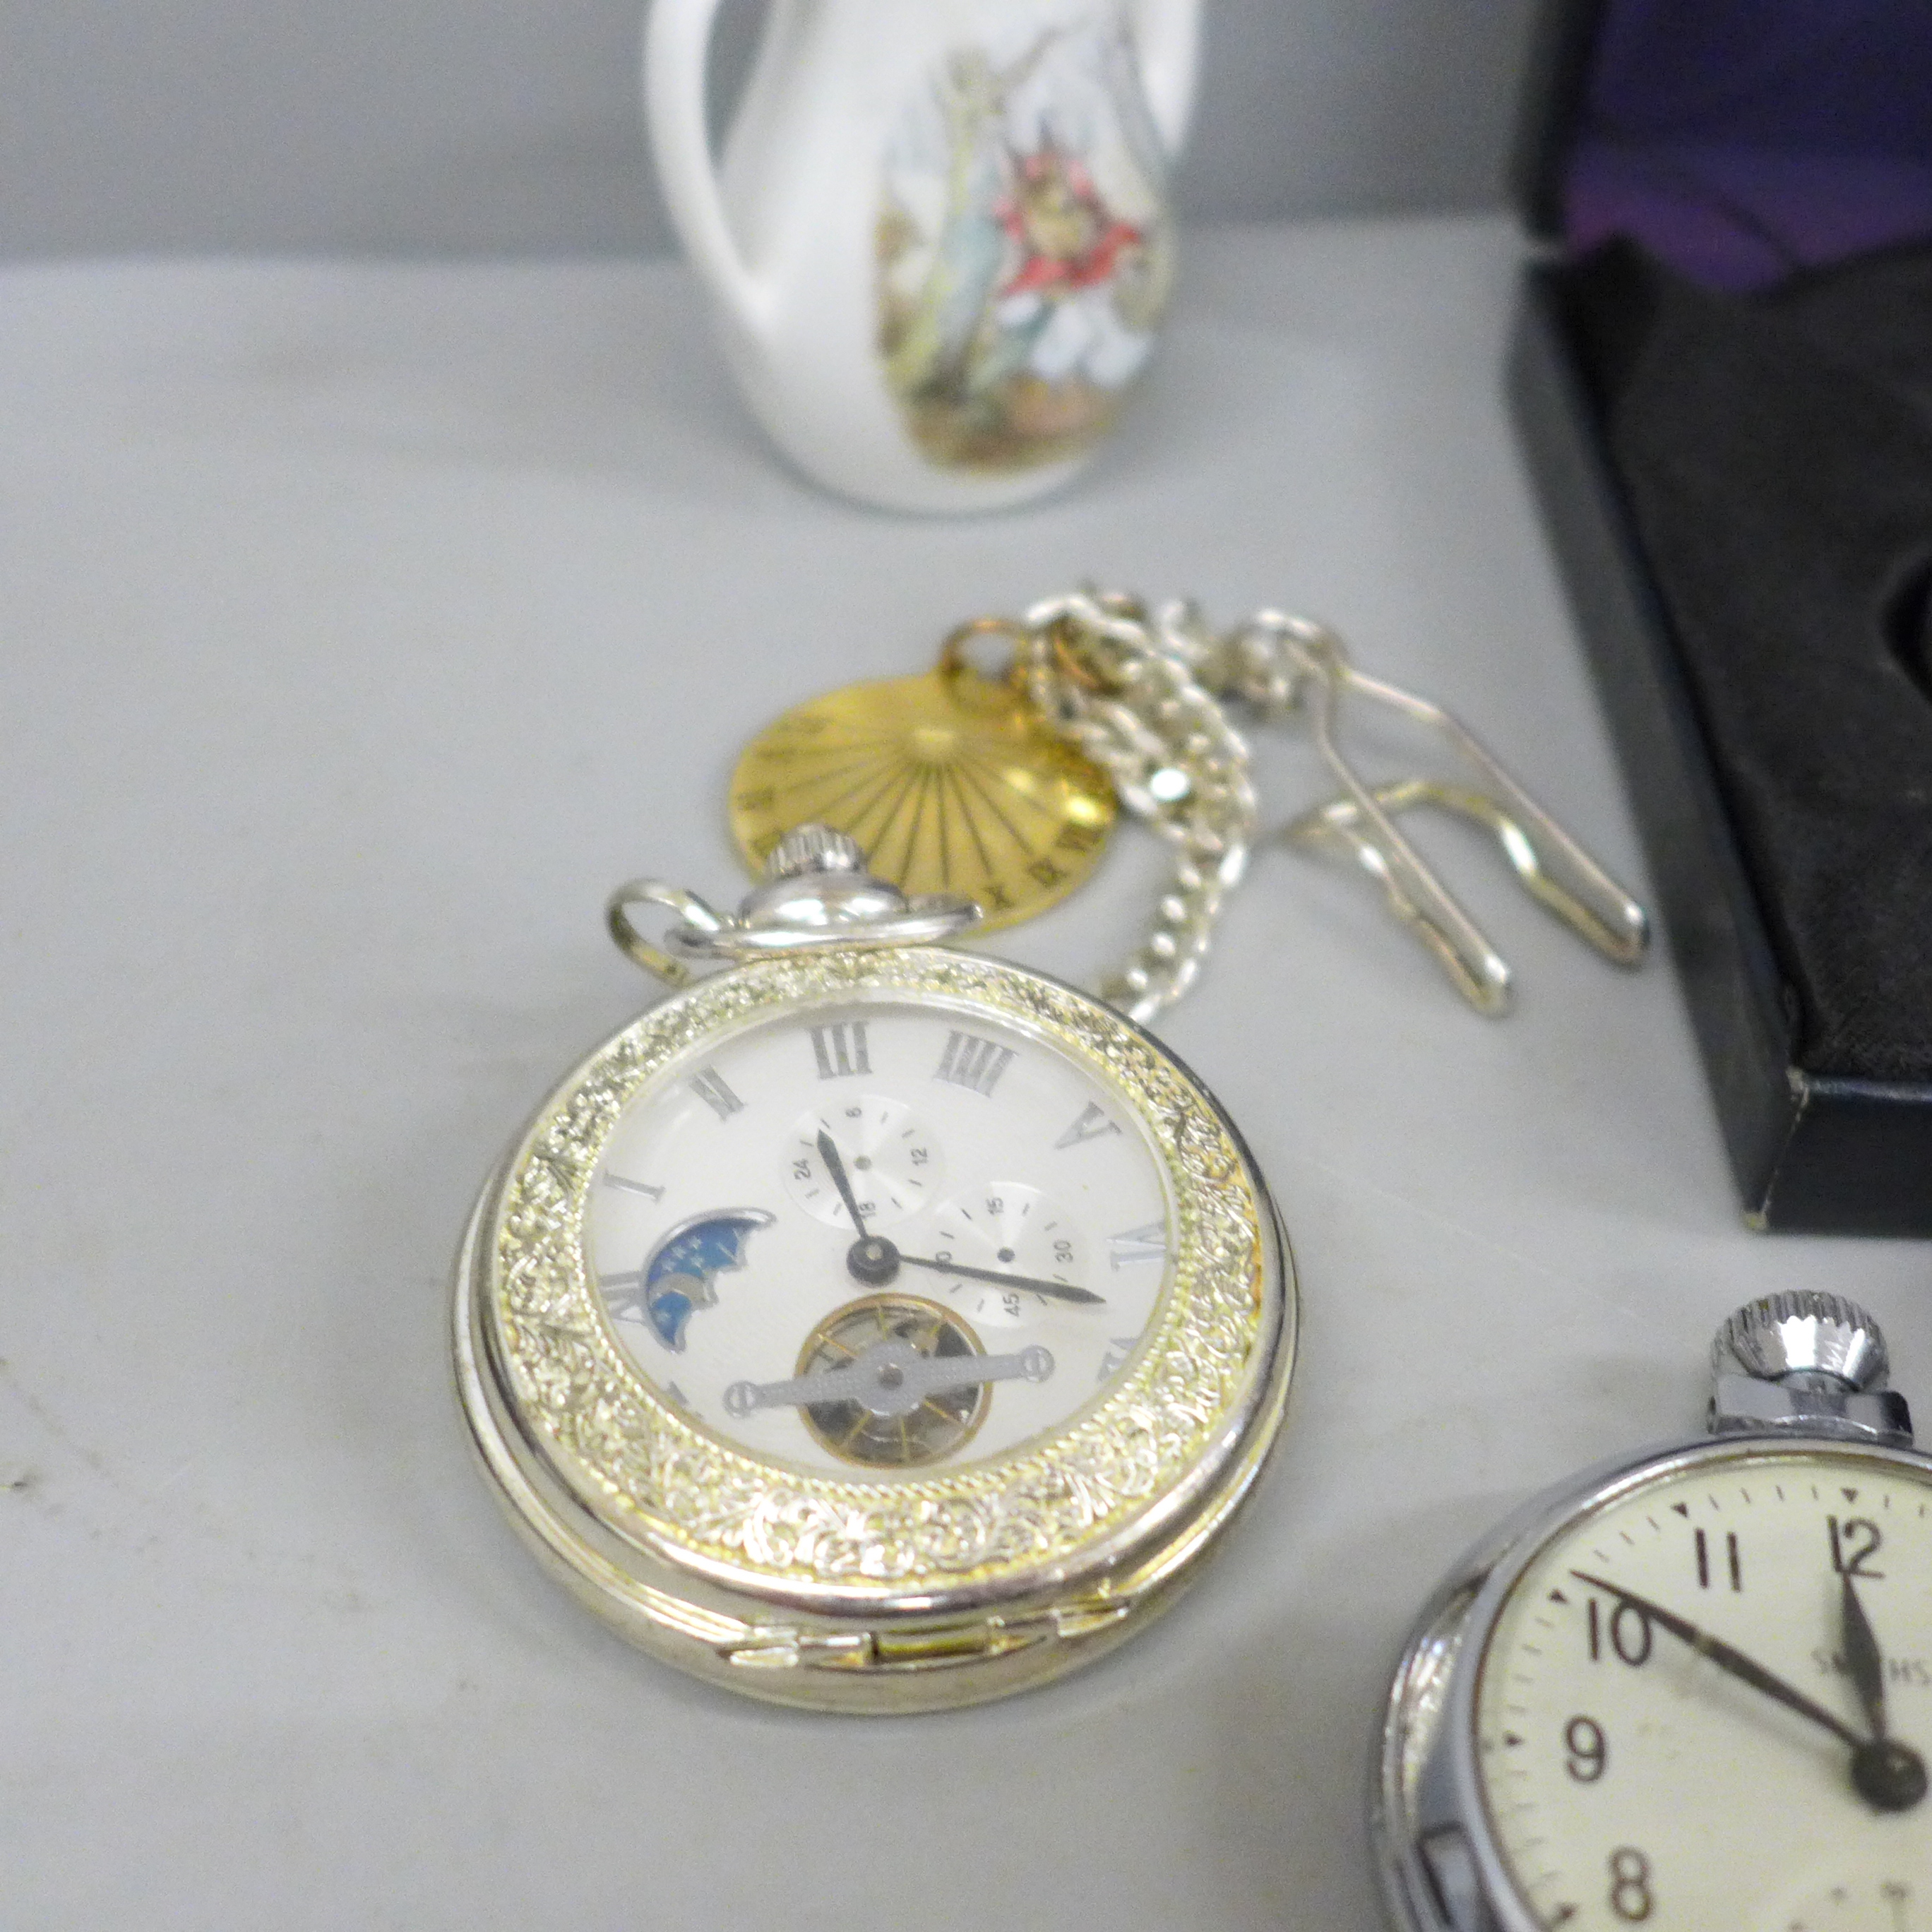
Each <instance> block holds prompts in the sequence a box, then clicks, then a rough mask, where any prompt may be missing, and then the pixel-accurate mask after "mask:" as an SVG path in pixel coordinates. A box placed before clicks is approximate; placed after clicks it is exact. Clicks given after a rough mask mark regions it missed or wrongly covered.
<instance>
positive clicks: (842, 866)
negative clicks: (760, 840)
mask: <svg viewBox="0 0 1932 1932" xmlns="http://www.w3.org/2000/svg"><path fill="white" fill-rule="evenodd" d="M864 870H865V853H864V851H863V850H862V849H861V848H860V847H859V841H857V840H856V838H848V837H847V835H845V834H844V832H835V831H833V830H832V827H831V826H829V825H800V826H794V827H793V829H792V830H790V831H789V832H787V833H786V834H785V835H784V837H783V838H781V839H780V840H779V841H778V843H777V844H775V846H773V847H772V855H771V856H770V857H769V859H766V861H765V877H766V878H768V879H796V878H802V877H803V876H804V875H805V874H806V873H808V872H862V871H864Z"/></svg>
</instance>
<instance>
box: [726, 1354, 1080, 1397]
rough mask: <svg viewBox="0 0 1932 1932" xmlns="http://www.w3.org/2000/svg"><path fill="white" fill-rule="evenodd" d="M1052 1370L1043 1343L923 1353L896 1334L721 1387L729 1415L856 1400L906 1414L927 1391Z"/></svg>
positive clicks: (1041, 1376)
mask: <svg viewBox="0 0 1932 1932" xmlns="http://www.w3.org/2000/svg"><path fill="white" fill-rule="evenodd" d="M1052 1373H1053V1358H1052V1355H1049V1353H1048V1352H1047V1351H1046V1349H1040V1348H1033V1349H1021V1350H1020V1351H1019V1353H1018V1354H1016V1355H921V1354H920V1353H919V1351H918V1350H917V1349H915V1348H914V1347H913V1346H912V1344H911V1343H910V1342H907V1341H904V1340H900V1339H898V1337H893V1338H892V1339H890V1340H886V1341H883V1342H874V1343H873V1344H872V1346H871V1347H870V1348H869V1349H867V1350H866V1351H865V1353H864V1354H863V1355H861V1356H859V1358H857V1359H856V1361H850V1362H845V1363H842V1364H840V1366H839V1367H837V1368H835V1369H821V1370H819V1371H818V1373H817V1374H815V1375H809V1376H793V1377H791V1378H790V1380H789V1381H786V1382H733V1384H732V1385H731V1386H730V1388H727V1390H726V1391H724V1408H725V1412H726V1413H727V1415H750V1414H751V1412H752V1411H753V1410H754V1409H784V1408H786V1407H788V1406H794V1405H796V1406H807V1405H809V1406H817V1404H818V1403H826V1402H856V1403H859V1405H860V1406H862V1408H865V1409H870V1410H871V1412H872V1413H873V1414H874V1415H910V1414H911V1413H912V1412H913V1410H914V1409H916V1408H918V1406H919V1404H920V1403H922V1402H923V1401H925V1400H926V1398H927V1397H929V1396H933V1395H938V1394H941V1392H942V1391H944V1390H947V1389H956V1388H974V1387H976V1386H977V1385H979V1384H980V1383H982V1382H1016V1381H1022V1380H1023V1381H1026V1382H1045V1381H1046V1379H1047V1377H1048V1376H1050V1375H1052Z"/></svg>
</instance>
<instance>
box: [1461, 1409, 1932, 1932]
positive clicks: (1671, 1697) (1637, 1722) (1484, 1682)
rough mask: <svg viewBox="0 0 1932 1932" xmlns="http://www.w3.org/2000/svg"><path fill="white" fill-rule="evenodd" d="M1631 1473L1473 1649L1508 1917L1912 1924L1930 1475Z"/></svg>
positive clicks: (1599, 1499) (1739, 1461)
mask: <svg viewBox="0 0 1932 1932" xmlns="http://www.w3.org/2000/svg"><path fill="white" fill-rule="evenodd" d="M1536 1535H1538V1537H1539V1538H1541V1540H1540V1541H1538V1542H1536V1543H1535V1545H1534V1546H1533V1547H1531V1548H1530V1549H1529V1550H1528V1551H1527V1553H1526V1554H1523V1555H1521V1556H1515V1557H1512V1558H1511V1565H1513V1566H1514V1567H1513V1568H1511V1570H1510V1571H1509V1572H1508V1579H1509V1580H1508V1583H1507V1587H1506V1589H1505V1593H1504V1594H1503V1595H1502V1597H1501V1598H1500V1599H1499V1603H1498V1606H1497V1608H1496V1611H1495V1613H1494V1616H1493V1620H1491V1621H1489V1622H1487V1624H1486V1625H1485V1627H1484V1629H1483V1631H1481V1634H1480V1636H1479V1637H1477V1638H1476V1639H1475V1640H1474V1641H1473V1645H1472V1652H1470V1655H1472V1658H1474V1660H1475V1661H1474V1662H1473V1664H1472V1666H1471V1667H1472V1668H1473V1669H1474V1670H1475V1729H1476V1745H1477V1749H1476V1756H1475V1763H1476V1765H1477V1766H1478V1777H1479V1779H1480V1781H1481V1791H1482V1807H1481V1814H1482V1817H1483V1819H1484V1820H1485V1821H1486V1822H1485V1823H1484V1826H1483V1829H1484V1830H1486V1831H1487V1832H1490V1834H1491V1835H1492V1840H1493V1846H1494V1849H1495V1851H1496V1855H1497V1858H1498V1860H1499V1864H1500V1868H1501V1869H1502V1870H1503V1871H1505V1872H1506V1873H1507V1874H1508V1878H1509V1880H1510V1882H1511V1884H1512V1885H1514V1887H1515V1888H1517V1891H1518V1892H1519V1893H1520V1895H1521V1896H1522V1897H1523V1900H1524V1901H1525V1909H1526V1913H1527V1914H1528V1917H1527V1918H1526V1920H1525V1922H1532V1921H1533V1922H1535V1924H1538V1925H1540V1926H1544V1927H1556V1926H1562V1927H1567V1928H1569V1932H1587V1929H1588V1928H1598V1932H1603V1928H1610V1932H1614V1928H1616V1927H1623V1926H1628V1925H1640V1924H1641V1925H1644V1926H1646V1927H1656V1928H1658V1929H1659V1932H1714V1928H1717V1927H1725V1928H1736V1932H1900V1927H1903V1932H1932V1912H1928V1911H1927V1906H1928V1904H1932V1896H1928V1895H1927V1886H1926V1885H1925V1882H1924V1881H1925V1879H1926V1876H1927V1874H1932V1799H1927V1797H1926V1796H1925V1795H1924V1793H1925V1780H1924V1764H1925V1760H1926V1759H1927V1757H1928V1756H1932V1464H1927V1463H1924V1461H1923V1460H1921V1459H1919V1458H1918V1457H1913V1456H1897V1457H1892V1458H1891V1459H1889V1460H1888V1459H1887V1458H1886V1457H1885V1455H1884V1454H1883V1453H1882V1452H1881V1451H1867V1450H1864V1449H1861V1448H1858V1447H1856V1446H1854V1445H1849V1444H1847V1445H1843V1446H1838V1445H1830V1444H1823V1445H1820V1444H1816V1443H1813V1444H1807V1443H1805V1442H1803V1441H1802V1439H1801V1440H1796V1441H1793V1442H1778V1443H1766V1442H1764V1441H1763V1440H1761V1439H1733V1440H1728V1441H1727V1440H1726V1439H1722V1438H1719V1439H1715V1440H1714V1441H1713V1442H1711V1443H1709V1444H1707V1445H1700V1446H1698V1447H1697V1448H1691V1449H1687V1450H1685V1451H1678V1452H1673V1454H1671V1455H1670V1456H1667V1457H1658V1458H1657V1459H1655V1466H1645V1465H1643V1464H1639V1465H1637V1475H1635V1476H1634V1477H1631V1478H1619V1479H1618V1480H1617V1481H1616V1484H1614V1485H1613V1486H1610V1487H1606V1488H1604V1490H1601V1491H1598V1492H1594V1493H1591V1492H1586V1493H1584V1495H1583V1500H1581V1501H1580V1502H1577V1504H1576V1505H1574V1508H1573V1511H1572V1513H1571V1514H1569V1515H1568V1516H1567V1517H1559V1519H1558V1520H1557V1522H1556V1526H1554V1527H1553V1528H1550V1529H1544V1530H1542V1531H1539V1532H1536ZM1900 1886H1903V1887H1906V1888H1907V1890H1906V1891H1904V1892H1900V1891H1899V1890H1898V1889H1897V1888H1899V1887H1900ZM1914 1886H1916V1888H1917V1895H1914V1894H1913V1892H1912V1889H1911V1888H1913V1887H1914ZM1888 1888H1891V1889H1889V1890H1888ZM1914 1913H1916V1914H1917V1916H1916V1917H1914V1916H1913V1914H1914Z"/></svg>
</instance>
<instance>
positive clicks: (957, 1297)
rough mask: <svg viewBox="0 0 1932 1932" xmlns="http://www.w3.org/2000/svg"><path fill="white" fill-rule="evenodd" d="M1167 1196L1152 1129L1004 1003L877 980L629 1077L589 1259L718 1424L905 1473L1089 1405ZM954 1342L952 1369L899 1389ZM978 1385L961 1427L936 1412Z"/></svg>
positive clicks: (1162, 1270) (1021, 1434) (1135, 1295)
mask: <svg viewBox="0 0 1932 1932" xmlns="http://www.w3.org/2000/svg"><path fill="white" fill-rule="evenodd" d="M828 1043H829V1044H828ZM941 1175H950V1177H951V1178H952V1179H953V1182H954V1183H955V1184H959V1183H962V1182H964V1183H966V1184H967V1185H966V1186H965V1187H964V1188H960V1187H958V1186H957V1185H956V1188H955V1192H954V1193H953V1194H952V1195H951V1196H949V1197H948V1198H947V1199H945V1200H944V1201H942V1200H941V1199H939V1198H938V1180H939V1178H940V1177H941ZM1049 1188H1050V1189H1051V1190H1052V1191H1051V1193H1049V1192H1048V1191H1047V1190H1049ZM847 1193H849V1194H850V1197H851V1207H850V1208H848V1207H847V1205H846V1202H845V1199H844V1196H846V1195H847ZM853 1208H856V1210H857V1216H858V1218H857V1220H856V1223H855V1222H854V1220H853V1212H852V1209H853ZM1171 1214H1172V1209H1171V1206H1170V1203H1169V1198H1168V1192H1167V1187H1166V1182H1165V1180H1164V1177H1163V1172H1162V1168H1161V1164H1160V1161H1159V1160H1157V1157H1156V1155H1155V1152H1154V1146H1153V1143H1152V1141H1151V1138H1150V1136H1149V1134H1148V1130H1147V1127H1146V1126H1145V1124H1144V1123H1143V1122H1142V1121H1141V1120H1140V1119H1139V1118H1137V1116H1136V1114H1135V1112H1134V1111H1133V1108H1132V1106H1131V1105H1130V1103H1128V1102H1127V1100H1126V1099H1125V1097H1124V1096H1122V1095H1121V1094H1120V1093H1119V1092H1118V1091H1116V1090H1115V1089H1114V1088H1112V1086H1111V1085H1106V1084H1103V1082H1101V1081H1100V1079H1097V1076H1096V1075H1095V1073H1094V1070H1092V1069H1091V1068H1089V1067H1082V1065H1081V1064H1079V1063H1078V1062H1077V1061H1075V1060H1073V1058H1070V1056H1069V1055H1067V1054H1066V1053H1065V1052H1063V1051H1061V1049H1058V1048H1057V1047H1055V1046H1054V1045H1053V1044H1052V1043H1050V1042H1049V1041H1048V1040H1044V1039H1043V1038H1041V1037H1038V1036H1037V1034H1032V1033H1031V1032H1028V1031H1022V1030H1021V1029H1020V1028H1018V1027H1016V1026H1015V1025H1013V1024H1011V1023H1010V1022H1007V1021H1006V1020H1004V1019H1001V1018H999V1017H998V1016H991V1015H987V1014H983V1013H970V1012H965V1011H962V1010H958V1009H955V1008H952V1007H944V1006H939V1005H933V1004H913V1003H910V1002H906V1001H883V1000H876V1001H868V1002H865V1003H862V1004H846V1003H839V1004H824V1005H817V1004H814V1005H807V1006H804V1007H800V1008H798V1009H796V1010H793V1011H792V1012H790V1013H787V1014H786V1015H785V1016H784V1017H782V1018H780V1019H773V1020H769V1021H767V1022H764V1023H763V1024H762V1025H757V1026H754V1027H752V1028H748V1029H747V1030H745V1031H743V1032H742V1033H740V1034H736V1035H735V1036H733V1037H731V1038H730V1039H728V1040H726V1041H725V1042H724V1043H722V1044H721V1045H720V1046H718V1048H717V1049H715V1051H713V1052H708V1053H706V1055H704V1056H703V1060H702V1064H699V1063H698V1062H697V1061H688V1062H687V1063H685V1064H683V1065H681V1066H678V1067H673V1068H672V1069H670V1070H667V1073H666V1074H665V1075H664V1076H663V1077H661V1079H658V1081H656V1082H653V1083H652V1085H650V1086H649V1088H646V1089H645V1090H644V1091H643V1092H642V1093H641V1094H639V1096H638V1097H637V1099H636V1100H634V1101H633V1102H632V1103H631V1104H630V1106H628V1107H627V1108H626V1109H625V1110H624V1112H623V1113H622V1115H620V1116H619V1118H618V1119H617V1121H616V1122H615V1124H613V1127H612V1128H611V1130H610V1133H609V1136H608V1137H607V1139H606V1140H605V1141H604V1153H603V1162H602V1166H601V1169H600V1172H599V1175H598V1184H597V1186H596V1187H595V1190H593V1192H592V1195H591V1197H590V1205H589V1217H588V1224H587V1226H586V1236H587V1241H586V1254H587V1258H588V1261H589V1265H590V1267H591V1268H592V1272H593V1275H594V1278H595V1282H596V1283H597V1286H598V1289H599V1290H600V1292H601V1294H602V1295H603V1298H604V1303H605V1305H606V1307H607V1308H608V1309H609V1310H610V1314H611V1316H612V1317H613V1319H614V1321H615V1323H616V1330H617V1333H618V1334H619V1337H620V1338H621V1340H622V1342H623V1343H624V1346H625V1349H626V1350H627V1351H628V1354H629V1355H630V1357H631V1360H632V1361H633V1362H634V1364H635V1365H636V1367H637V1369H638V1370H639V1371H640V1373H642V1374H643V1376H645V1377H646V1379H648V1380H649V1382H650V1383H651V1384H652V1386H653V1387H654V1388H656V1389H658V1390H659V1391H661V1392H662V1393H663V1394H664V1395H665V1396H666V1397H667V1398H668V1399H669V1400H670V1401H672V1402H673V1403H677V1404H679V1405H680V1406H682V1408H683V1409H685V1410H686V1411H687V1412H688V1413H689V1414H690V1415H691V1416H693V1417H694V1418H696V1419H697V1421H700V1422H701V1423H703V1424H704V1425H705V1426H706V1428H708V1429H709V1430H712V1431H713V1432H714V1433H716V1434H717V1435H718V1436H721V1437H723V1438H724V1439H726V1440H727V1441H730V1442H734V1443H736V1444H737V1445H739V1446H740V1447H741V1448H744V1449H745V1450H746V1451H748V1452H750V1453H751V1454H754V1455H757V1456H760V1457H769V1458H770V1459H772V1460H778V1461H783V1462H786V1463H792V1464H794V1465H796V1466H800V1467H802V1468H807V1469H823V1470H826V1471H828V1472H848V1473H849V1472H851V1471H853V1470H855V1469H863V1470H868V1471H876V1472H886V1471H892V1472H906V1473H907V1474H915V1473H922V1472H926V1471H928V1470H930V1469H935V1468H937V1467H941V1466H947V1465H950V1464H951V1463H955V1462H956V1461H958V1460H959V1459H961V1458H962V1457H972V1458H974V1459H984V1458H986V1457H991V1456H995V1455H997V1454H1000V1453H1001V1451H1005V1450H1008V1449H1011V1448H1013V1447H1014V1446H1015V1445H1018V1444H1020V1443H1022V1442H1026V1441H1027V1440H1028V1439H1030V1438H1031V1437H1034V1436H1037V1435H1038V1434H1040V1432H1041V1431H1042V1430H1046V1429H1050V1428H1052V1427H1055V1425H1057V1424H1062V1423H1064V1422H1066V1421H1068V1420H1069V1419H1070V1418H1071V1417H1073V1415H1076V1413H1078V1412H1079V1411H1080V1410H1082V1409H1085V1407H1086V1406H1088V1404H1089V1403H1091V1402H1092V1401H1093V1400H1094V1397H1096V1396H1097V1394H1098V1393H1099V1391H1100V1388H1101V1387H1102V1386H1103V1384H1105V1383H1106V1382H1108V1381H1109V1380H1110V1379H1112V1378H1113V1377H1114V1376H1116V1375H1118V1373H1119V1372H1120V1371H1121V1369H1122V1368H1123V1367H1125V1365H1126V1364H1127V1362H1128V1361H1130V1359H1131V1358H1132V1355H1133V1351H1134V1349H1135V1348H1136V1346H1137V1345H1138V1343H1139V1340H1140V1337H1141V1335H1142V1333H1143V1332H1144V1331H1145V1328H1146V1326H1147V1322H1148V1317H1149V1316H1150V1315H1151V1313H1152V1312H1153V1310H1154V1303H1155V1301H1156V1300H1157V1298H1158V1297H1159V1295H1160V1289H1161V1287H1162V1285H1163V1282H1164V1280H1165V1279H1166V1260H1167V1253H1168V1226H1169V1220H1170V1218H1171ZM886 1231H889V1238H888V1235H887V1232H886ZM1090 1257H1092V1258H1094V1260H1097V1262H1098V1264H1099V1265H1098V1266H1097V1267H1096V1266H1094V1265H1092V1262H1090V1259H1089V1258H1090ZM846 1310H851V1311H852V1312H853V1316H854V1317H855V1319H852V1320H849V1321H845V1322H842V1323H841V1321H840V1320H839V1319H838V1318H839V1317H840V1316H841V1314H842V1313H844V1311H846ZM935 1321H938V1322H940V1323H941V1327H940V1328H937V1329H935V1328H934V1326H933V1325H934V1323H935ZM901 1329H904V1330H906V1331H907V1334H908V1335H910V1337H911V1339H910V1340H908V1339H907V1337H906V1336H901V1334H900V1331H901ZM929 1331H931V1332H929ZM938 1337H943V1338H944V1345H945V1346H947V1348H948V1349H950V1351H951V1354H950V1357H949V1359H950V1360H952V1361H953V1364H954V1367H953V1373H954V1374H955V1376H956V1377H957V1378H959V1379H956V1380H954V1381H953V1382H950V1383H949V1384H947V1385H945V1386H944V1387H933V1388H929V1389H926V1391H924V1392H923V1393H922V1394H919V1400H917V1401H916V1402H915V1401H912V1400H910V1395H908V1397H907V1400H900V1399H898V1397H896V1396H895V1393H894V1392H895V1391H899V1390H904V1389H906V1388H907V1381H906V1376H907V1367H908V1365H907V1363H906V1362H905V1361H903V1360H902V1359H901V1358H902V1357H903V1356H904V1355H905V1353H906V1352H907V1349H911V1350H912V1352H914V1353H918V1352H920V1351H921V1350H922V1349H923V1350H924V1351H925V1352H928V1353H929V1352H931V1350H932V1348H934V1347H935V1346H940V1342H939V1340H937V1339H935V1338H938ZM895 1342H896V1343H898V1344H900V1346H895ZM1028 1352H1031V1353H1030V1354H1029V1353H1028ZM1023 1358H1024V1359H1023ZM826 1373H835V1374H836V1376H838V1378H841V1386H840V1388H839V1390H838V1393H836V1394H835V1395H828V1394H825V1393H824V1392H823V1391H822V1389H820V1386H819V1385H818V1383H817V1377H818V1376H822V1375H824V1374H826ZM969 1375H983V1379H980V1380H978V1381H977V1382H976V1381H971V1380H968V1379H964V1378H965V1377H967V1376H969ZM969 1391H970V1392H971V1397H972V1398H973V1399H972V1400H970V1401H966V1402H965V1403H963V1408H964V1409H965V1410H967V1411H971V1412H973V1413H974V1418H975V1419H974V1423H973V1426H972V1427H971V1429H970V1430H965V1431H963V1432H962V1431H959V1430H956V1429H954V1428H953V1427H947V1426H938V1424H939V1420H940V1418H941V1416H942V1415H944V1414H947V1413H950V1412H951V1411H952V1410H953V1409H958V1408H962V1403H961V1401H960V1400H959V1398H960V1397H963V1396H965V1394H967V1393H968V1392H969ZM814 1397H815V1398H816V1400H813V1399H812V1398H814ZM867 1398H877V1399H878V1400H872V1401H871V1403H870V1405H869V1406H868V1400H867ZM928 1425H933V1426H930V1427H929V1426H928Z"/></svg>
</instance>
